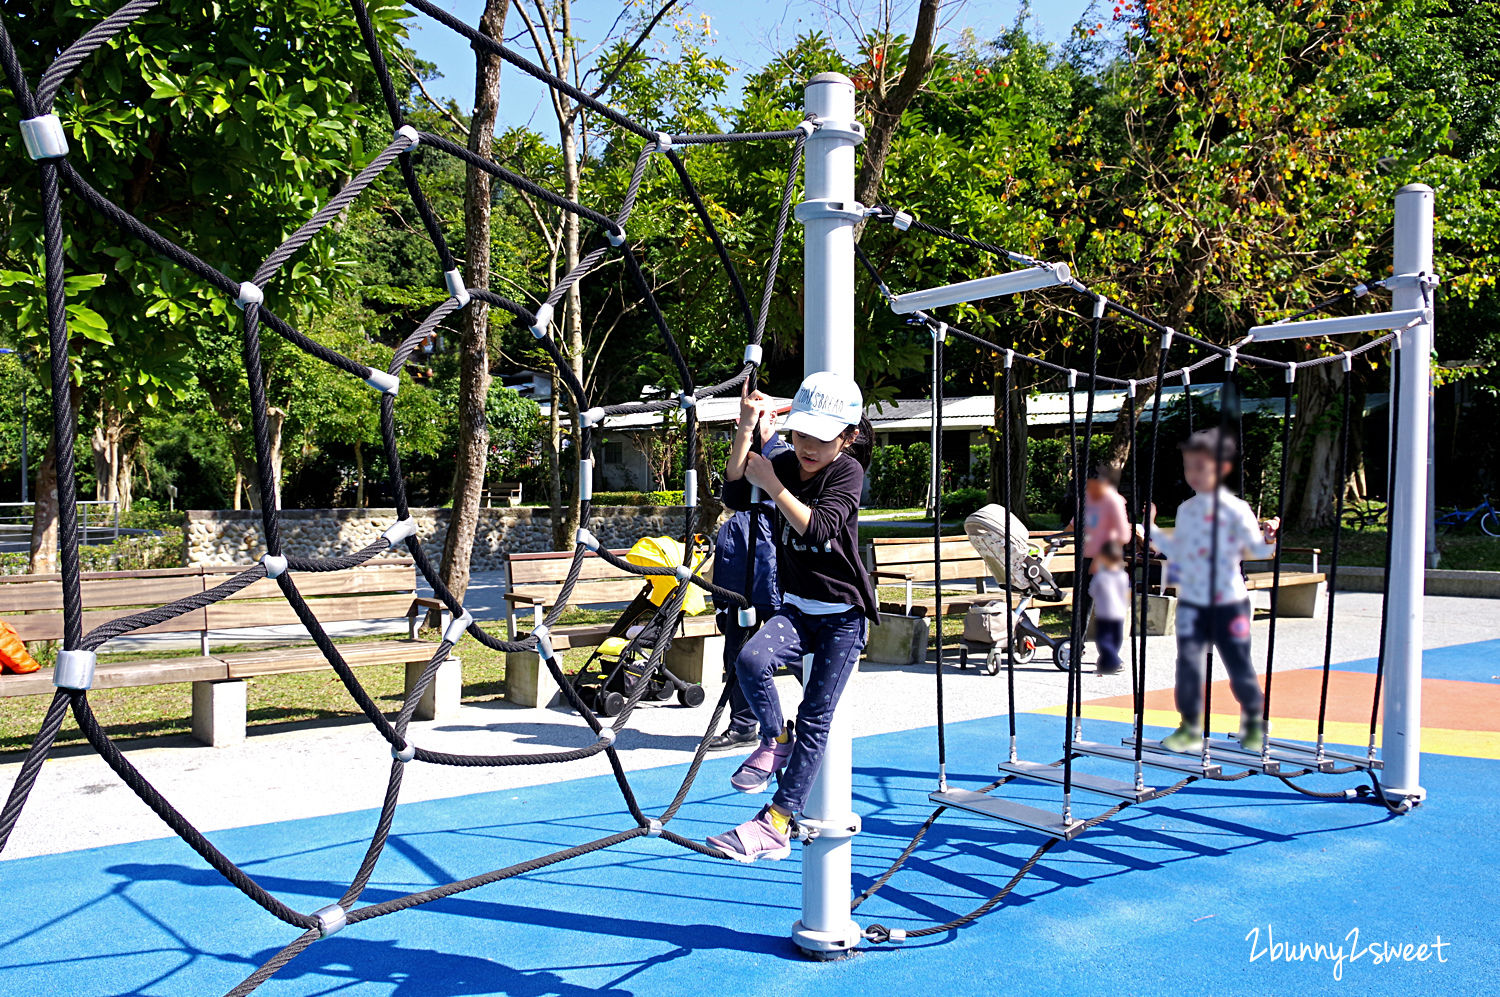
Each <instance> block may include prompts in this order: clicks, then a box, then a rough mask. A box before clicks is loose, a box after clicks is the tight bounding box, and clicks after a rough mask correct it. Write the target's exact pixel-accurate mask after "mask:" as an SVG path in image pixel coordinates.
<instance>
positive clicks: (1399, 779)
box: [1381, 183, 1433, 800]
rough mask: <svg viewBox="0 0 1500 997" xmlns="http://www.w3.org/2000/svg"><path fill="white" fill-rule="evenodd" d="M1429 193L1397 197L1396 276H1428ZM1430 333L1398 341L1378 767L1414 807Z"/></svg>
mask: <svg viewBox="0 0 1500 997" xmlns="http://www.w3.org/2000/svg"><path fill="white" fill-rule="evenodd" d="M1432 209H1433V194H1432V188H1431V187H1429V186H1427V185H1426V184H1420V183H1414V184H1407V185H1406V186H1405V187H1402V188H1401V189H1400V190H1398V191H1396V232H1395V260H1394V264H1395V276H1396V277H1398V278H1399V277H1402V276H1405V275H1408V274H1427V275H1431V274H1432V214H1433V211H1432ZM1395 283H1396V285H1397V286H1396V287H1395V288H1394V289H1393V290H1392V292H1391V297H1392V308H1395V309H1403V308H1421V307H1422V306H1423V304H1424V301H1423V294H1422V288H1421V287H1420V286H1419V285H1418V284H1417V283H1416V282H1415V281H1413V280H1410V279H1408V280H1398V281H1396V282H1395ZM1431 355H1432V325H1431V324H1430V323H1422V324H1418V325H1415V326H1412V327H1411V328H1410V329H1407V330H1406V331H1405V332H1403V333H1402V334H1401V383H1400V385H1399V386H1398V388H1397V390H1399V391H1400V392H1401V416H1400V424H1399V425H1398V426H1397V427H1396V437H1397V440H1398V441H1399V445H1398V447H1397V450H1396V481H1395V494H1394V495H1393V496H1392V499H1393V501H1394V502H1395V511H1394V514H1393V515H1392V517H1391V527H1390V528H1391V532H1392V534H1393V535H1394V536H1393V541H1392V544H1391V563H1390V565H1389V566H1388V570H1389V571H1390V576H1391V586H1390V591H1391V594H1390V604H1389V605H1388V606H1387V607H1386V612H1388V613H1389V614H1390V629H1389V635H1388V640H1387V642H1386V656H1387V657H1386V667H1385V730H1384V734H1383V736H1382V739H1381V759H1382V761H1383V762H1384V763H1385V769H1384V776H1385V789H1386V792H1387V793H1389V794H1390V795H1392V796H1407V797H1413V798H1415V799H1418V800H1420V799H1421V798H1422V797H1423V796H1424V795H1425V790H1423V789H1422V784H1421V759H1422V755H1421V752H1422V592H1423V581H1424V578H1423V575H1424V572H1423V567H1424V562H1425V554H1426V546H1427V529H1426V526H1427V500H1428V485H1427V481H1428V469H1427V463H1428V438H1427V429H1428V413H1429V409H1430V404H1431V396H1430V393H1429V388H1430V377H1431V371H1430V366H1431V364H1430V357H1431Z"/></svg>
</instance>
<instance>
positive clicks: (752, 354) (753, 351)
mask: <svg viewBox="0 0 1500 997" xmlns="http://www.w3.org/2000/svg"><path fill="white" fill-rule="evenodd" d="M762 355H763V354H762V353H761V349H760V344H759V343H750V344H748V345H746V347H745V363H753V364H755V366H757V367H759V366H760V361H761V357H762Z"/></svg>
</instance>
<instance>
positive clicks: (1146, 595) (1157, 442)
mask: <svg viewBox="0 0 1500 997" xmlns="http://www.w3.org/2000/svg"><path fill="white" fill-rule="evenodd" d="M1171 352H1172V341H1171V339H1169V338H1167V337H1165V336H1164V337H1163V338H1162V343H1161V349H1160V350H1159V356H1158V358H1157V361H1156V390H1155V391H1154V392H1153V397H1152V400H1151V458H1150V460H1149V462H1148V463H1147V466H1146V500H1145V507H1144V508H1143V509H1142V515H1141V518H1142V519H1143V520H1144V521H1145V528H1144V529H1143V530H1142V531H1141V552H1142V554H1143V555H1144V557H1145V559H1146V579H1145V584H1143V585H1142V586H1141V621H1142V625H1141V626H1140V627H1139V628H1138V629H1139V630H1140V633H1139V634H1137V635H1136V639H1137V640H1138V641H1139V642H1140V654H1141V680H1140V682H1139V683H1138V684H1137V685H1136V688H1135V690H1134V692H1135V768H1136V771H1137V772H1139V771H1140V770H1141V750H1142V740H1141V739H1142V738H1143V737H1145V723H1146V647H1147V644H1146V627H1145V619H1146V614H1147V612H1148V611H1149V609H1150V605H1151V603H1150V597H1151V527H1152V522H1153V521H1152V515H1151V513H1152V510H1153V509H1154V508H1155V500H1156V456H1157V454H1158V453H1159V452H1160V451H1161V396H1162V389H1163V388H1164V387H1165V386H1166V379H1167V356H1168V354H1170V353H1171ZM1162 582H1163V586H1165V582H1166V568H1165V566H1164V567H1163V568H1162Z"/></svg>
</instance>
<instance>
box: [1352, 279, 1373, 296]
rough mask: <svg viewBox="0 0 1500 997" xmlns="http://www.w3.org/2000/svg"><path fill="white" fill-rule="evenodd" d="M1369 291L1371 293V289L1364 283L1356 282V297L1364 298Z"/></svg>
mask: <svg viewBox="0 0 1500 997" xmlns="http://www.w3.org/2000/svg"><path fill="white" fill-rule="evenodd" d="M1369 293H1370V289H1369V288H1368V287H1366V286H1365V285H1364V284H1363V283H1359V284H1355V285H1354V296H1355V297H1356V298H1363V297H1364V296H1365V295H1367V294H1369Z"/></svg>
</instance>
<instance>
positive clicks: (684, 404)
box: [677, 391, 698, 412]
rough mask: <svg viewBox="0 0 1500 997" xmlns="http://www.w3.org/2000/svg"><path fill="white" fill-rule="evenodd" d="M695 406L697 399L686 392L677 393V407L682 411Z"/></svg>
mask: <svg viewBox="0 0 1500 997" xmlns="http://www.w3.org/2000/svg"><path fill="white" fill-rule="evenodd" d="M697 404H698V399H696V398H694V397H693V396H692V395H690V394H688V393H687V392H686V391H679V392H677V407H678V408H680V409H682V410H683V411H684V412H685V411H687V410H688V409H690V408H692V407H693V406H695V405H697Z"/></svg>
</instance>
